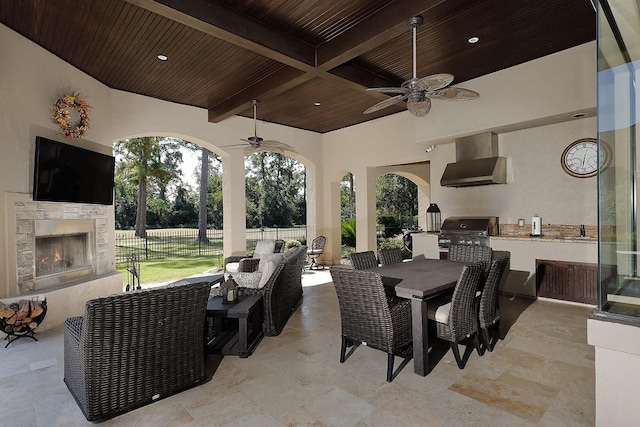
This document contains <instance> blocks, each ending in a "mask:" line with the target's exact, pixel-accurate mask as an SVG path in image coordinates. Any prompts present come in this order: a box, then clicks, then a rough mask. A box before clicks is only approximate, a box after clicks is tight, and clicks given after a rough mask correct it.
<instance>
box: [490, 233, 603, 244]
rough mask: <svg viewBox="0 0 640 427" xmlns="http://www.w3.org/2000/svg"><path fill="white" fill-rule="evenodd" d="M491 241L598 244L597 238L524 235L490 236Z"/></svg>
mask: <svg viewBox="0 0 640 427" xmlns="http://www.w3.org/2000/svg"><path fill="white" fill-rule="evenodd" d="M491 239H492V240H493V239H501V240H523V241H529V242H533V241H538V242H562V243H598V238H597V237H590V236H586V237H580V236H545V235H544V234H543V235H542V236H539V237H532V236H526V235H521V234H519V235H506V234H500V235H499V236H491Z"/></svg>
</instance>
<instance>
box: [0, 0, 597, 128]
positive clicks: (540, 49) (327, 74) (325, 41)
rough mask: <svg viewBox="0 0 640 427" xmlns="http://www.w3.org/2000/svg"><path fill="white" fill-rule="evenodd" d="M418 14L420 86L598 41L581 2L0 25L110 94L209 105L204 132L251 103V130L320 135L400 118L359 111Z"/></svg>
mask: <svg viewBox="0 0 640 427" xmlns="http://www.w3.org/2000/svg"><path fill="white" fill-rule="evenodd" d="M418 14H421V15H422V16H423V17H424V20H425V23H424V25H423V26H422V27H421V28H420V29H419V30H418V40H417V75H418V77H424V76H426V75H429V74H434V73H451V74H453V75H455V77H456V78H455V81H454V83H453V85H454V86H455V85H460V86H461V87H464V84H463V83H464V82H465V81H467V80H470V79H474V78H476V77H479V76H482V75H485V74H489V73H493V72H495V71H498V70H501V69H504V68H508V67H512V66H514V65H517V64H520V63H523V62H527V61H530V60H533V59H535V58H539V57H542V56H545V55H549V54H552V53H555V52H558V51H561V50H564V49H568V48H571V47H574V46H577V45H580V44H583V43H586V42H589V41H592V40H594V39H595V28H596V22H595V18H596V16H595V12H594V10H593V7H592V5H591V2H590V0H563V1H557V0H517V1H505V0H482V1H480V0H478V1H465V0H395V1H393V0H350V1H343V0H307V1H304V2H302V1H291V0H242V1H240V0H218V1H206V0H192V1H180V0H158V1H153V0H127V1H125V0H19V1H14V0H2V1H0V22H2V24H4V25H6V26H8V27H9V28H11V29H13V30H14V31H16V32H18V33H20V34H22V35H23V36H25V37H26V38H28V39H30V40H32V41H33V42H35V43H37V44H38V45H40V46H42V47H43V48H45V49H47V50H48V51H50V52H52V53H53V54H55V55H56V56H58V57H60V58H62V59H63V60H65V61H67V62H68V63H70V64H72V65H73V66H75V67H77V68H78V69H80V70H82V71H84V72H86V73H87V74H89V75H91V76H93V77H94V78H96V79H97V80H99V81H100V82H102V83H104V84H105V85H107V86H109V87H111V88H114V89H119V90H123V91H127V92H132V93H137V94H142V95H146V96H150V97H154V98H158V99H163V100H166V101H171V102H176V103H180V104H186V105H192V106H196V107H201V108H206V109H208V111H209V121H211V122H219V121H221V120H224V119H225V118H227V117H230V116H232V115H234V114H239V115H243V116H248V117H252V115H253V110H252V107H251V105H252V104H251V102H252V100H253V99H258V100H259V101H260V104H259V106H258V119H260V120H264V121H267V122H273V123H279V124H283V125H287V126H292V127H296V128H300V129H307V130H311V131H316V132H320V133H324V132H329V131H332V130H336V129H340V128H343V127H347V126H351V125H354V124H357V123H362V122H365V121H367V120H371V119H375V118H378V117H382V116H385V115H389V114H393V113H397V112H400V111H404V109H405V108H406V106H405V105H404V104H397V105H394V106H391V107H389V108H386V109H383V110H381V111H379V112H377V113H374V114H368V115H364V114H363V113H362V112H363V111H364V110H365V109H366V108H368V107H370V106H371V105H374V104H376V103H377V102H379V101H380V100H383V99H386V98H387V95H384V94H380V93H376V92H366V91H365V89H366V88H367V87H374V86H400V84H401V83H402V82H403V81H405V80H407V79H410V78H411V77H412V73H413V71H412V33H411V30H410V29H409V28H408V27H407V25H406V21H407V20H408V19H409V18H411V17H412V16H415V15H418ZM471 36H477V37H479V38H480V42H479V43H476V44H469V43H467V39H468V38H469V37H471ZM159 54H163V55H166V56H168V58H169V59H168V61H165V62H162V61H160V60H158V59H157V55H159ZM532 84H535V82H532ZM480 96H482V94H480ZM315 102H320V103H321V104H322V105H321V106H315V105H314V103H315ZM439 102H447V101H439V100H436V101H434V105H433V108H437V107H438V103H439ZM428 119H429V116H426V117H425V118H423V119H421V120H428Z"/></svg>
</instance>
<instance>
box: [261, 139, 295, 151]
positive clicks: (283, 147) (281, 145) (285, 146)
mask: <svg viewBox="0 0 640 427" xmlns="http://www.w3.org/2000/svg"><path fill="white" fill-rule="evenodd" d="M262 147H269V148H277V149H280V150H288V151H293V152H294V153H297V151H296V149H295V148H293V147H292V146H290V145H289V144H285V143H284V142H280V141H273V140H266V141H264V142H263V143H262Z"/></svg>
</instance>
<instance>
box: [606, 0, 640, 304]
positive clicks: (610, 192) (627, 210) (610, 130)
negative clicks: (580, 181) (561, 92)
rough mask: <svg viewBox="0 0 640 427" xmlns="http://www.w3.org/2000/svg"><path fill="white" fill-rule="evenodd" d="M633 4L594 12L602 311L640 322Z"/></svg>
mask: <svg viewBox="0 0 640 427" xmlns="http://www.w3.org/2000/svg"><path fill="white" fill-rule="evenodd" d="M634 5H635V2H628V1H626V0H612V1H601V2H599V7H598V137H599V144H600V156H601V158H600V162H601V164H602V167H601V168H600V170H599V174H598V191H599V197H598V199H599V239H600V241H599V245H600V246H599V249H600V254H599V256H600V260H599V263H600V300H599V303H598V309H599V310H601V311H606V312H611V313H616V314H623V315H632V316H640V276H639V274H638V269H639V265H638V247H639V241H638V232H637V231H638V211H637V209H638V203H637V196H638V193H637V191H638V164H640V162H639V160H640V159H639V158H638V155H639V153H638V149H637V132H638V131H637V126H636V123H637V121H638V113H637V112H638V111H639V110H638V98H640V97H638V96H637V94H636V90H637V88H636V86H637V84H638V82H637V79H638V72H637V71H638V67H639V66H640V61H639V59H640V42H639V40H638V37H637V34H638V33H639V32H638V31H639V30H640V19H639V16H638V10H637V9H636V6H634Z"/></svg>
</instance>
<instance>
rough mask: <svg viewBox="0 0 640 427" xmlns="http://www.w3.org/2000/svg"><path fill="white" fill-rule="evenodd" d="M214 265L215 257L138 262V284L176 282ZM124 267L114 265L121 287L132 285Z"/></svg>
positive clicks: (123, 265)
mask: <svg viewBox="0 0 640 427" xmlns="http://www.w3.org/2000/svg"><path fill="white" fill-rule="evenodd" d="M216 264H217V257H214V256H211V255H205V256H190V257H183V258H163V259H154V260H150V261H140V283H141V284H147V283H155V282H165V281H168V280H178V279H182V278H183V277H189V276H193V275H194V274H202V273H204V272H205V271H206V270H209V269H211V268H213V267H216V266H217V265H216ZM126 267H127V264H126V263H118V264H117V265H116V269H117V270H118V271H120V272H121V273H122V278H123V285H127V284H131V283H132V280H131V279H130V274H129V272H128V271H127V270H126Z"/></svg>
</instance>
